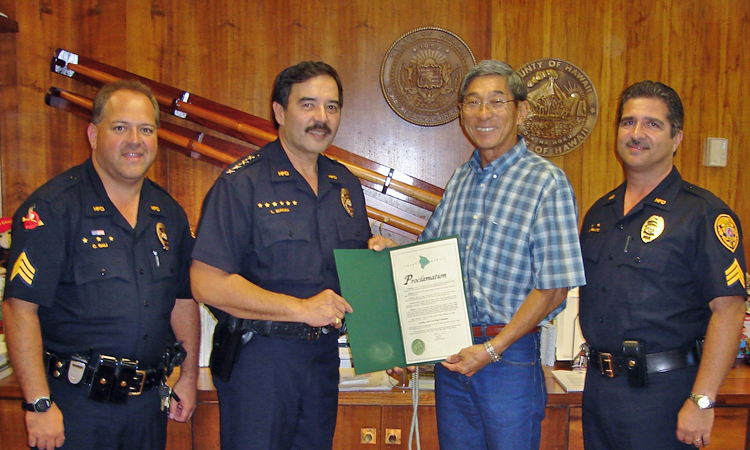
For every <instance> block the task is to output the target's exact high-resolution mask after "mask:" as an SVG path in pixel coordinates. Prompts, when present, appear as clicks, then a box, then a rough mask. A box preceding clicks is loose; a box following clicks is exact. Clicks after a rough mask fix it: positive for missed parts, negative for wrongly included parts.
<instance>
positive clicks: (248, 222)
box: [191, 62, 370, 449]
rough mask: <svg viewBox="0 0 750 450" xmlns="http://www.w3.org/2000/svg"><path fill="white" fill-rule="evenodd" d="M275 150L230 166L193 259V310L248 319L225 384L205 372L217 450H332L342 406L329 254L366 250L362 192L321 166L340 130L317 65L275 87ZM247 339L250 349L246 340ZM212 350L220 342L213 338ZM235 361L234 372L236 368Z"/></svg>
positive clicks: (331, 79)
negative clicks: (216, 410)
mask: <svg viewBox="0 0 750 450" xmlns="http://www.w3.org/2000/svg"><path fill="white" fill-rule="evenodd" d="M272 101H273V113H274V119H275V121H276V125H277V127H278V130H279V139H278V140H276V141H274V142H271V143H270V144H268V145H266V146H264V147H262V148H261V149H260V150H258V151H257V152H255V153H253V154H251V155H249V156H247V157H246V158H244V159H242V160H240V161H239V162H237V163H236V164H234V165H232V166H231V167H230V168H229V169H228V170H227V171H226V172H225V173H223V174H222V175H221V176H220V177H219V179H218V180H217V181H216V183H215V185H214V186H213V188H212V189H211V191H210V192H209V193H208V195H207V197H206V199H205V202H204V205H203V216H202V218H201V222H200V225H199V228H198V236H197V241H196V246H195V250H194V252H193V263H192V267H191V281H192V287H193V292H194V294H195V297H196V299H198V300H199V301H201V302H204V303H206V304H208V305H212V307H214V308H215V309H214V310H215V311H218V312H219V314H217V317H219V319H220V322H219V325H218V327H217V332H216V333H219V332H220V331H219V330H223V329H224V325H225V323H226V322H225V319H226V318H227V314H229V315H231V316H232V317H234V318H239V319H243V320H242V321H241V322H242V325H241V326H240V327H241V328H242V331H243V332H244V334H243V345H240V347H239V349H238V352H237V355H236V357H231V361H230V362H232V363H234V364H233V367H232V368H231V372H230V373H228V374H220V373H219V372H218V370H217V369H218V368H215V367H214V365H213V360H215V359H216V358H217V357H218V356H219V354H220V353H221V352H224V351H226V347H227V345H218V346H217V345H216V342H215V346H214V351H213V354H212V370H214V384H215V385H216V388H217V391H218V395H219V404H220V409H221V446H222V448H223V449H292V448H293V449H330V448H331V445H332V440H333V432H334V428H335V424H336V410H337V405H338V379H339V374H338V366H339V358H338V349H337V338H338V335H339V332H338V329H339V328H340V327H341V326H342V321H343V319H344V315H345V314H346V313H347V312H351V311H352V309H351V306H350V305H349V304H348V303H347V302H346V301H345V300H344V299H343V298H342V297H341V296H340V295H339V294H340V287H339V282H338V277H337V274H336V267H335V263H334V257H333V249H334V248H366V247H367V245H368V238H370V228H369V224H368V220H367V215H366V210H365V202H364V196H363V194H362V190H361V186H360V184H359V180H358V179H357V178H356V177H355V176H354V175H352V174H351V173H350V172H349V171H348V170H347V169H346V168H345V167H344V166H342V165H341V164H339V163H338V162H336V161H333V160H331V159H329V158H327V157H325V156H321V155H320V154H321V153H322V152H323V151H324V150H325V149H326V148H328V146H329V145H330V144H331V142H332V141H333V138H334V136H335V134H336V131H337V129H338V126H339V122H340V119H341V106H342V103H343V98H342V88H341V82H340V80H339V77H338V74H337V73H336V71H335V70H334V69H333V68H332V67H331V66H329V65H328V64H325V63H322V62H301V63H299V64H297V65H295V66H292V67H289V68H287V69H285V70H283V71H282V72H281V73H280V74H279V75H278V77H277V78H276V82H275V85H274V91H273V96H272ZM248 338H249V341H247V339H248ZM215 339H216V337H215ZM235 360H236V361H235Z"/></svg>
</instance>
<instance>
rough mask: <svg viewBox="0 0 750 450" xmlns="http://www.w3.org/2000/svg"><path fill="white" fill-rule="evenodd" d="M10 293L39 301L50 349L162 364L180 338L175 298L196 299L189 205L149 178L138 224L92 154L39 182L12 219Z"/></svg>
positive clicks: (44, 336)
mask: <svg viewBox="0 0 750 450" xmlns="http://www.w3.org/2000/svg"><path fill="white" fill-rule="evenodd" d="M12 237H13V238H12V244H11V251H10V260H9V266H8V267H9V272H8V274H7V285H6V289H5V296H6V298H8V297H15V298H19V299H21V300H25V301H28V302H32V303H36V304H38V305H39V310H38V314H39V320H40V323H41V327H42V337H43V342H44V346H45V348H46V349H48V350H52V351H54V352H58V353H62V354H67V355H73V354H80V355H82V356H88V355H89V352H90V351H91V349H93V356H96V355H98V354H105V355H110V356H115V357H120V358H129V359H135V360H139V362H140V365H141V366H142V367H145V366H154V365H155V364H156V363H157V362H158V361H159V358H160V357H161V355H162V353H163V351H164V349H165V348H166V347H167V346H168V345H171V344H173V343H174V335H173V333H172V331H171V327H170V318H171V313H172V309H173V307H174V305H175V299H176V298H191V297H192V295H191V293H190V281H189V263H190V251H191V249H192V244H193V238H192V236H191V232H190V226H189V224H188V220H187V216H186V215H185V211H184V210H183V209H182V207H181V206H180V205H179V204H178V203H177V202H176V201H175V200H174V199H172V197H171V196H170V195H169V194H168V193H167V192H166V191H164V190H163V189H162V188H161V187H159V186H158V185H156V184H155V183H153V182H151V181H150V180H148V179H146V180H145V181H144V183H143V188H142V190H141V197H140V205H139V210H138V223H137V224H136V227H135V229H133V228H132V227H131V226H130V224H128V222H127V221H126V220H125V218H124V217H123V216H122V215H121V214H120V213H119V211H118V210H117V208H116V207H115V206H114V204H112V202H111V201H110V199H109V197H108V196H107V194H106V191H105V190H104V186H103V185H102V182H101V179H100V178H99V176H98V174H97V173H96V170H95V169H94V166H93V163H92V162H91V160H90V159H89V160H87V161H86V162H85V163H84V164H82V165H80V166H76V167H74V168H72V169H70V170H68V171H66V172H64V173H62V174H60V175H58V176H56V177H55V178H53V179H51V180H50V181H48V182H47V183H45V184H44V185H43V186H41V187H40V188H39V189H37V190H36V191H35V192H34V193H33V194H32V195H31V196H30V197H29V198H28V199H27V200H26V201H25V202H24V203H23V205H21V207H20V208H19V209H18V211H17V212H16V214H15V216H14V218H13V231H12Z"/></svg>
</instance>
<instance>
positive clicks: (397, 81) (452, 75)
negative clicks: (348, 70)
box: [380, 27, 476, 127]
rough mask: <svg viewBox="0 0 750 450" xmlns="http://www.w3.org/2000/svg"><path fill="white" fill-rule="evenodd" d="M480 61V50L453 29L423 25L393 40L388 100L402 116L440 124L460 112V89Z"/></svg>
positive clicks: (386, 62)
mask: <svg viewBox="0 0 750 450" xmlns="http://www.w3.org/2000/svg"><path fill="white" fill-rule="evenodd" d="M475 65H476V60H475V59H474V54H473V53H472V52H471V50H470V49H469V46H468V45H466V43H465V42H464V41H462V40H461V38H459V37H458V36H456V35H455V34H453V33H451V32H450V31H446V30H443V29H441V28H435V27H425V28H417V29H415V30H412V31H410V32H408V33H406V34H405V35H403V36H401V37H400V38H398V40H396V42H394V43H393V45H392V46H391V48H390V50H388V52H387V53H386V54H385V58H383V64H382V65H381V66H380V86H381V88H382V89H383V95H384V96H385V100H386V101H387V102H388V105H390V107H391V109H393V111H394V112H395V113H396V114H398V115H399V116H401V118H403V119H405V120H407V121H409V122H411V123H414V124H417V125H421V126H427V127H431V126H437V125H443V124H445V123H448V122H450V121H452V120H453V119H455V118H456V117H458V91H459V89H460V88H461V82H462V81H463V79H464V76H465V75H466V73H467V72H468V71H469V70H470V69H471V68H472V67H474V66H475Z"/></svg>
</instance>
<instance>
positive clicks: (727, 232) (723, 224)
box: [714, 214, 740, 253]
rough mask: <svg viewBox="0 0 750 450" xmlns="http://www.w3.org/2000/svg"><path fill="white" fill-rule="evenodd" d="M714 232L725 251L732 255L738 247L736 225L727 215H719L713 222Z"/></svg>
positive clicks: (738, 239) (738, 237)
mask: <svg viewBox="0 0 750 450" xmlns="http://www.w3.org/2000/svg"><path fill="white" fill-rule="evenodd" d="M714 232H715V233H716V237H717V238H718V239H719V242H721V245H723V246H724V247H726V249H727V250H729V251H730V252H732V253H734V251H735V250H737V246H738V245H739V241H740V236H739V232H738V231H737V224H736V223H735V222H734V219H733V218H732V216H730V215H729V214H719V215H718V216H717V217H716V220H715V221H714Z"/></svg>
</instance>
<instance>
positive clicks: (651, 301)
mask: <svg viewBox="0 0 750 450" xmlns="http://www.w3.org/2000/svg"><path fill="white" fill-rule="evenodd" d="M619 116H620V122H619V128H618V154H619V155H620V157H621V159H622V161H623V165H624V167H625V169H626V178H627V180H626V182H625V183H623V184H622V185H620V186H619V187H618V188H616V189H615V190H613V191H611V192H610V193H608V194H607V195H605V196H604V197H602V198H601V199H599V200H598V201H597V202H596V203H595V204H594V205H593V206H592V207H591V209H590V210H589V212H588V213H587V214H586V216H585V218H584V221H583V226H582V229H581V250H582V252H583V258H584V268H585V271H586V279H587V285H586V286H584V287H581V290H580V318H581V329H582V331H583V335H584V338H585V339H586V341H587V344H588V351H589V357H588V364H589V367H588V370H587V374H586V386H585V389H584V394H583V432H584V443H585V446H586V448H587V449H592V450H598V449H620V448H633V449H646V448H660V449H687V448H694V446H695V447H702V446H705V445H708V441H709V440H710V432H711V428H712V424H713V411H707V410H708V409H710V408H712V407H713V405H714V400H715V395H716V393H717V392H718V389H719V387H720V385H721V383H722V382H723V380H724V378H725V376H726V373H727V372H728V371H729V369H730V368H731V365H732V363H733V361H734V356H736V353H737V346H738V343H737V341H736V340H734V337H735V336H739V330H740V328H741V323H742V318H743V316H744V314H743V313H744V302H743V300H744V298H745V296H746V291H745V255H744V251H743V246H742V232H741V227H740V222H739V220H738V218H737V216H736V215H735V214H734V212H732V211H731V210H730V209H729V207H728V206H727V205H726V204H725V203H724V202H723V201H721V200H720V199H719V198H717V197H716V196H715V195H713V194H712V193H711V192H709V191H707V190H705V189H702V188H700V187H698V186H695V185H693V184H691V183H688V182H686V181H683V179H682V177H681V176H680V173H679V172H678V170H677V168H675V167H674V166H673V165H672V158H673V157H674V153H675V152H676V149H677V146H678V145H679V144H680V142H681V139H682V129H681V127H682V104H681V102H680V101H679V97H678V96H677V94H676V93H675V92H674V90H672V89H671V88H669V87H668V86H666V85H663V84H661V83H655V82H651V81H644V82H640V83H636V84H635V85H633V86H631V87H629V88H628V89H626V90H625V91H624V92H623V95H622V97H621V103H620V110H619ZM639 193H640V195H639ZM734 330H736V331H737V334H736V335H735V334H734ZM704 337H705V346H704Z"/></svg>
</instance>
